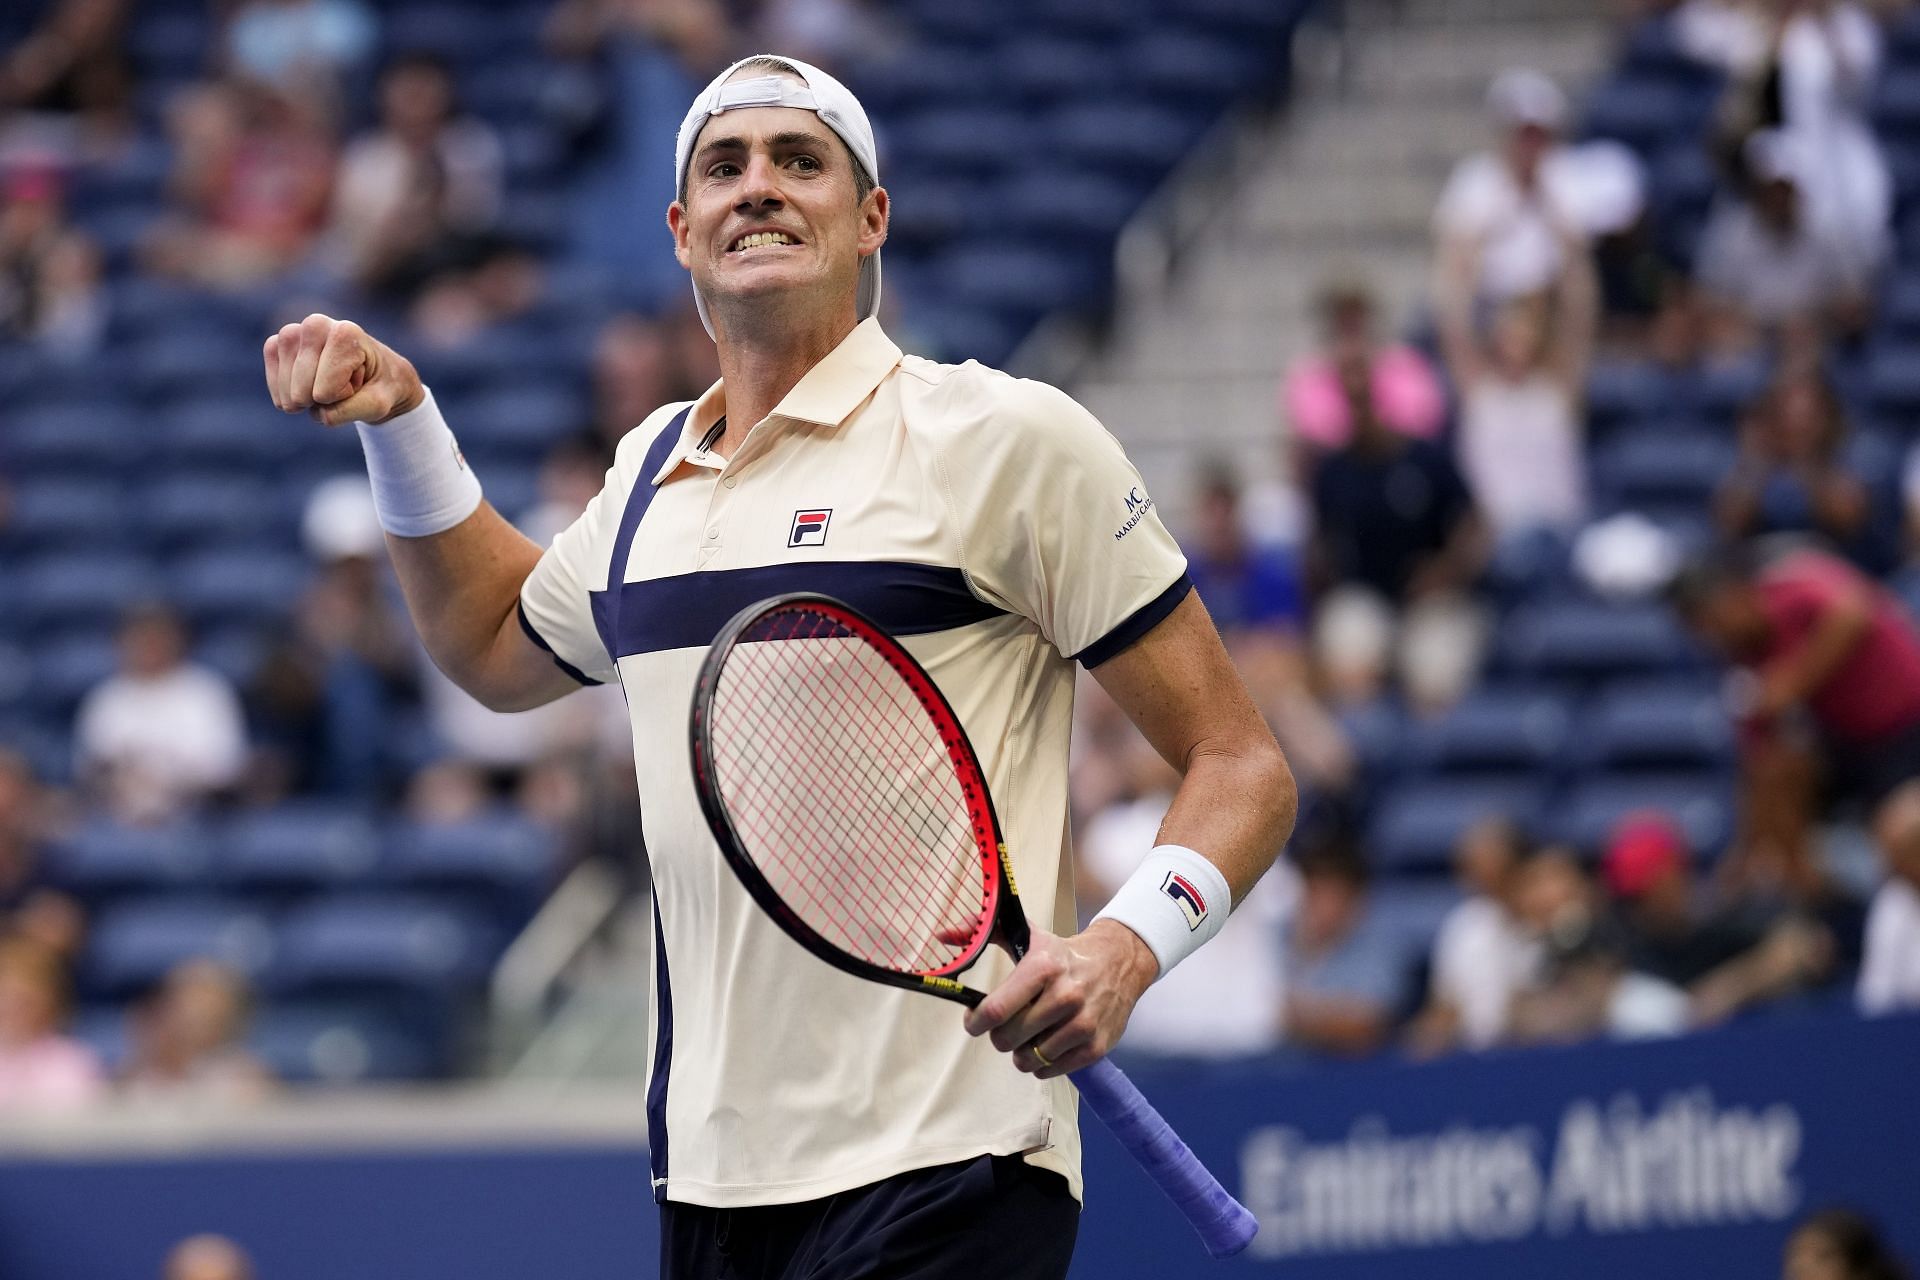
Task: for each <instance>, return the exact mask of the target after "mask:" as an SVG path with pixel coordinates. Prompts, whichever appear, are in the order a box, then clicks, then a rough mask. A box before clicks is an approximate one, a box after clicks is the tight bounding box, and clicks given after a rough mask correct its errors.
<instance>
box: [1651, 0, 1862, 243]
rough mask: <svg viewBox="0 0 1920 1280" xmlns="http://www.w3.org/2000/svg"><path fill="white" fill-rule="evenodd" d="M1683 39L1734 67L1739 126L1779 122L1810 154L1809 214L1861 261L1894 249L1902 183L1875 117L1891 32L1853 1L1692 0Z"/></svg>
mask: <svg viewBox="0 0 1920 1280" xmlns="http://www.w3.org/2000/svg"><path fill="white" fill-rule="evenodd" d="M1675 28H1676V34H1677V35H1678V37H1679V40H1680V44H1681V47H1682V48H1684V49H1685V50H1686V51H1687V52H1688V53H1690V54H1692V55H1693V56H1694V57H1696V58H1698V59H1700V60H1701V61H1703V62H1707V63H1710V64H1713V65H1716V66H1719V67H1721V68H1723V69H1725V70H1726V71H1727V73H1728V75H1729V77H1730V79H1731V81H1732V88H1731V90H1730V93H1731V95H1732V97H1733V104H1732V109H1731V110H1730V111H1727V112H1724V113H1723V114H1725V115H1726V116H1728V117H1730V118H1732V119H1733V120H1735V121H1736V122H1737V124H1736V128H1738V129H1751V128H1778V129H1780V130H1781V131H1782V132H1783V133H1785V134H1788V135H1790V136H1791V137H1792V138H1793V140H1794V144H1795V147H1796V150H1798V151H1799V153H1800V154H1801V155H1802V156H1803V157H1804V158H1805V163H1806V165H1807V171H1806V172H1805V174H1804V175H1803V176H1804V178H1805V185H1804V188H1803V195H1804V197H1805V199H1806V201H1807V216H1808V220H1809V221H1810V222H1811V223H1812V224H1813V225H1814V226H1815V227H1817V228H1818V229H1819V230H1820V231H1821V232H1822V234H1824V235H1828V236H1830V237H1833V238H1835V239H1836V240H1837V241H1838V242H1839V243H1840V244H1842V245H1844V246H1845V247H1846V251H1847V254H1848V257H1849V262H1850V265H1851V267H1852V269H1854V270H1856V271H1860V272H1867V271H1870V270H1871V269H1872V268H1873V267H1874V266H1876V265H1877V264H1878V263H1879V262H1880V260H1881V259H1882V258H1883V257H1884V256H1885V253H1886V250H1887V223H1888V219H1889V217H1890V216H1891V214H1892V212H1893V182H1892V178H1891V176H1890V175H1889V174H1888V172H1887V163H1886V158H1885V157H1884V156H1883V155H1882V154H1881V152H1880V144H1879V142H1878V140H1876V138H1875V137H1874V133H1873V128H1872V125H1871V124H1870V122H1869V121H1868V119H1867V110H1866V108H1867V103H1868V100H1869V98H1870V97H1871V94H1872V91H1873V84H1874V81H1875V79H1876V78H1877V77H1878V74H1879V70H1880V60H1881V44H1882V37H1881V34H1880V26H1879V23H1878V22H1876V21H1875V20H1874V16H1873V13H1872V12H1871V11H1870V9H1869V7H1868V6H1866V5H1863V4H1858V3H1854V2H1853V0H1796V2H1795V3H1788V4H1782V3H1751V2H1746V3H1742V2H1741V0H1688V2H1687V3H1686V4H1684V5H1682V6H1681V7H1680V11H1679V13H1678V14H1677V15H1676V19H1675Z"/></svg>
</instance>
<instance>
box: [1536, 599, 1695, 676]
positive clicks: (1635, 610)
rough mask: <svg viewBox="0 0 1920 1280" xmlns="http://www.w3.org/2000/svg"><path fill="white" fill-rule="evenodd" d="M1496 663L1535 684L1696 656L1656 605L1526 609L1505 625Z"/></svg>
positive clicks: (1579, 603)
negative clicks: (1518, 673) (1547, 680)
mask: <svg viewBox="0 0 1920 1280" xmlns="http://www.w3.org/2000/svg"><path fill="white" fill-rule="evenodd" d="M1500 659H1501V661H1502V662H1503V663H1505V664H1506V665H1508V666H1509V667H1511V668H1512V669H1513V670H1515V671H1517V672H1520V673H1522V674H1525V675H1528V676H1533V677H1536V678H1545V679H1557V680H1569V681H1570V680H1598V679H1603V678H1607V677H1613V676H1620V675H1634V674H1653V673H1658V672H1663V671H1672V670H1675V669H1681V668H1685V667H1688V666H1691V665H1694V664H1695V663H1696V662H1697V661H1698V650H1697V649H1696V648H1695V647H1694V645H1693V644H1692V642H1691V641H1690V640H1689V639H1688V638H1687V636H1686V635H1685V633H1684V632H1683V631H1682V629H1681V627H1680V624H1679V622H1678V621H1676V620H1675V619H1674V617H1673V615H1672V614H1671V613H1669V612H1668V611H1667V610H1666V609H1665V608H1663V607H1661V606H1660V605H1658V604H1651V603H1649V604H1607V603H1601V602H1599V601H1585V600H1574V601H1561V602H1557V603H1539V604H1529V605H1526V606H1523V607H1522V608H1520V609H1516V610H1515V611H1514V613H1513V614H1512V616H1510V617H1509V618H1508V619H1507V622H1506V625H1505V627H1504V628H1503V629H1502V635H1501V639H1500Z"/></svg>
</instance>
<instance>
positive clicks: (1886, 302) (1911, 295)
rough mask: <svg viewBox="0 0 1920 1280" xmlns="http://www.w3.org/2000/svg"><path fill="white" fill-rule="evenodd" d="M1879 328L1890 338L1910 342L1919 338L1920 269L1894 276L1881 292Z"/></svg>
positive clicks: (1878, 316)
mask: <svg viewBox="0 0 1920 1280" xmlns="http://www.w3.org/2000/svg"><path fill="white" fill-rule="evenodd" d="M1877 321H1878V325H1877V327H1878V329H1879V331H1880V332H1881V333H1883V334H1885V335H1886V336H1887V337H1889V338H1893V339H1897V340H1899V341H1902V342H1908V343H1911V342H1913V341H1914V340H1915V339H1920V272H1914V271H1907V272H1902V273H1901V274H1899V275H1897V276H1895V277H1894V278H1893V279H1892V280H1891V281H1890V282H1889V283H1888V285H1887V287H1886V289H1885V291H1884V292H1883V293H1882V294H1881V295H1880V310H1879V313H1878V315H1877Z"/></svg>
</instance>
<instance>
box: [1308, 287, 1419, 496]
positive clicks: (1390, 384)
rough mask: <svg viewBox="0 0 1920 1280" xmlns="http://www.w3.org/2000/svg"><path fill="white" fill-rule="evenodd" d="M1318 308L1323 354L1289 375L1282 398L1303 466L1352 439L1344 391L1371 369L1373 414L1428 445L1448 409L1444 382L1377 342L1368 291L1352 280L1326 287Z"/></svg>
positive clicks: (1410, 356)
mask: <svg viewBox="0 0 1920 1280" xmlns="http://www.w3.org/2000/svg"><path fill="white" fill-rule="evenodd" d="M1319 309H1320V318H1321V323H1322V325H1323V326H1324V332H1325V338H1324V341H1323V344H1322V346H1321V349H1320V350H1319V351H1317V352H1315V353H1314V354H1312V355H1310V356H1306V357H1305V358H1303V359H1301V360H1299V361H1297V362H1296V363H1295V364H1294V366H1293V368H1291V369H1289V370H1288V371H1287V380H1286V386H1285V388H1284V389H1283V391H1282V393H1281V408H1282V410H1283V411H1284V413H1285V414H1286V420H1287V421H1288V422H1289V423H1290V424H1291V425H1292V427H1293V435H1294V441H1295V445H1296V448H1297V450H1298V452H1299V455H1300V461H1301V462H1303V463H1305V464H1307V465H1308V466H1310V465H1311V463H1312V461H1313V459H1315V458H1317V457H1318V456H1319V455H1320V454H1323V453H1325V452H1327V451H1328V450H1330V449H1338V448H1339V447H1340V446H1342V445H1344V444H1346V443H1347V442H1348V441H1349V440H1351V439H1352V438H1353V412H1352V409H1351V408H1350V407H1349V405H1348V397H1347V392H1346V389H1345V387H1346V377H1345V375H1346V373H1347V372H1348V371H1350V370H1351V371H1356V372H1357V371H1359V370H1365V371H1366V374H1367V378H1368V381H1369V382H1370V383H1371V385H1372V388H1373V411H1374V413H1375V414H1376V415H1377V416H1378V417H1379V419H1380V421H1381V422H1382V423H1383V424H1384V425H1385V426H1386V427H1387V428H1388V429H1390V430H1392V431H1396V432H1398V433H1399V434H1401V435H1404V436H1412V437H1415V438H1417V439H1423V440H1426V439H1432V438H1433V437H1434V436H1437V435H1438V434H1439V433H1440V425H1441V422H1442V420H1443V419H1444V418H1445V416H1446V410H1447V402H1446V396H1445V394H1444V393H1443V392H1442V391H1441V389H1440V379H1439V378H1438V377H1437V376H1435V374H1434V371H1433V366H1432V365H1431V364H1429V363H1428V362H1427V358H1426V357H1425V356H1423V355H1421V354H1420V353H1419V352H1418V351H1415V350H1414V349H1413V348H1412V347H1409V346H1405V345H1403V344H1398V343H1396V344H1392V345H1382V344H1381V343H1380V341H1379V339H1378V337H1377V335H1376V334H1375V333H1374V326H1373V319H1374V304H1373V295H1372V294H1371V293H1370V292H1369V291H1368V289H1367V287H1366V286H1365V285H1364V284H1360V283H1358V282H1355V281H1339V282H1336V283H1333V284H1331V285H1328V286H1327V287H1326V289H1325V290H1324V291H1323V292H1322V293H1321V296H1320V307H1319Z"/></svg>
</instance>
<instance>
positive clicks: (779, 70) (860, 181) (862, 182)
mask: <svg viewBox="0 0 1920 1280" xmlns="http://www.w3.org/2000/svg"><path fill="white" fill-rule="evenodd" d="M734 71H735V73H736V74H737V73H739V72H741V71H758V72H761V73H763V74H766V75H770V76H773V75H779V76H792V77H793V78H794V79H796V80H799V81H801V82H802V83H805V81H806V77H805V76H803V75H801V74H800V68H798V67H796V66H794V65H793V64H792V63H791V62H788V61H787V60H786V59H785V58H776V57H774V56H773V55H771V54H765V53H763V54H761V55H759V56H758V57H754V58H748V59H747V60H746V61H745V62H742V63H741V64H740V65H739V66H738V67H735V68H734ZM827 132H829V133H833V130H831V129H829V130H828V131H827ZM833 140H834V141H835V142H838V143H839V144H840V149H841V150H842V151H844V152H846V153H847V163H849V164H851V165H852V166H853V202H854V204H856V205H859V204H864V203H865V202H866V199H867V194H868V193H869V192H871V191H872V190H873V189H874V188H875V187H877V186H879V185H880V184H879V183H877V182H875V181H874V180H873V175H872V174H870V173H868V172H867V166H865V165H863V164H861V163H860V157H859V156H856V155H854V154H853V148H852V147H850V146H848V145H847V141H846V139H845V138H842V137H841V136H840V135H839V134H838V133H833ZM687 170H688V173H683V174H681V175H680V192H679V194H678V196H676V197H675V198H676V199H678V200H679V201H680V203H681V204H682V205H684V204H686V202H687V178H688V174H689V173H691V172H692V170H693V166H692V165H688V166H687Z"/></svg>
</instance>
